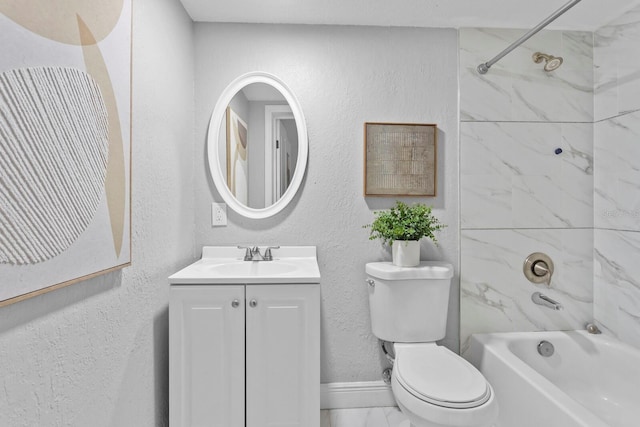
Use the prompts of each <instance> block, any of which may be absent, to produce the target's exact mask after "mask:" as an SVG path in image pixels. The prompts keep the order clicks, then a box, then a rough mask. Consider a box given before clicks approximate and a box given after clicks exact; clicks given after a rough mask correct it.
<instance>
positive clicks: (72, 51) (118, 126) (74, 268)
mask: <svg viewBox="0 0 640 427" xmlns="http://www.w3.org/2000/svg"><path fill="white" fill-rule="evenodd" d="M131 28H132V0H107V1H104V2H100V3H95V2H67V1H64V0H34V1H31V2H16V1H12V0H0V34H2V37H3V54H2V56H0V92H1V93H3V94H4V96H2V97H0V112H1V113H2V114H0V163H2V165H0V306H4V305H7V304H11V303H15V302H18V301H22V300H24V299H27V298H30V297H33V296H37V295H41V294H44V293H47V292H50V291H53V290H56V289H59V288H62V287H65V286H68V285H71V284H74V283H77V282H80V281H83V280H86V279H89V278H92V277H95V276H98V275H102V274H105V273H108V272H112V271H115V270H118V269H121V268H123V267H126V266H129V265H130V264H131V139H132V138H131V33H132V31H131Z"/></svg>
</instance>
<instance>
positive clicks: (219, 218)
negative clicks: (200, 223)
mask: <svg viewBox="0 0 640 427" xmlns="http://www.w3.org/2000/svg"><path fill="white" fill-rule="evenodd" d="M211 225H212V226H213V227H225V226H226V225H227V205H226V204H224V203H211Z"/></svg>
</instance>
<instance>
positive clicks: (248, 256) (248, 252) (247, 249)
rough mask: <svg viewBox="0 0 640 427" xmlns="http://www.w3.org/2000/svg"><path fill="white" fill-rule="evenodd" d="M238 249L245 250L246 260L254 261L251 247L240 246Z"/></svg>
mask: <svg viewBox="0 0 640 427" xmlns="http://www.w3.org/2000/svg"><path fill="white" fill-rule="evenodd" d="M238 249H244V250H245V252H244V260H245V261H253V251H252V249H251V247H249V246H238Z"/></svg>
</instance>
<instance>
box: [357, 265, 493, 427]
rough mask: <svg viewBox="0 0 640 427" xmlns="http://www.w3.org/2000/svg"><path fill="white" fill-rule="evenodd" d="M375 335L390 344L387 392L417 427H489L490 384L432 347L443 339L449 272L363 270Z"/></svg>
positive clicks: (445, 268)
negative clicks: (392, 359) (390, 370)
mask: <svg viewBox="0 0 640 427" xmlns="http://www.w3.org/2000/svg"><path fill="white" fill-rule="evenodd" d="M366 273H367V276H368V277H367V282H368V283H369V306H370V308H371V326H372V330H373V334H374V335H375V336H376V337H378V338H379V339H381V340H384V341H389V342H392V343H393V348H394V351H395V362H394V366H393V374H392V377H391V387H392V389H393V394H394V396H395V398H396V402H397V403H398V406H399V407H400V410H401V411H402V412H403V413H404V414H405V415H406V416H407V417H408V418H409V420H410V421H411V424H412V426H415V427H449V426H458V427H490V426H492V425H493V424H494V423H495V421H496V420H497V418H498V405H497V402H496V400H495V396H494V392H493V390H492V388H491V385H489V383H488V382H487V381H486V380H485V378H484V377H483V376H482V374H481V373H480V372H479V371H478V370H477V369H476V368H475V367H474V366H473V365H471V364H470V363H469V362H467V361H466V360H464V359H463V358H462V357H460V356H458V355H457V354H455V353H454V352H452V351H450V350H449V349H447V348H445V347H441V346H439V345H437V344H436V341H437V340H439V339H442V338H444V336H445V330H446V325H447V310H448V307H449V288H450V286H451V277H453V267H452V266H451V264H447V263H442V262H421V263H420V266H418V267H413V268H405V267H397V266H395V265H393V264H391V263H390V262H374V263H369V264H367V265H366Z"/></svg>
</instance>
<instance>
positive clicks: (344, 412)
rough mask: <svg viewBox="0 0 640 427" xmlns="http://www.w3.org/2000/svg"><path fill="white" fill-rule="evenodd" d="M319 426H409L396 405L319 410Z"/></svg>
mask: <svg viewBox="0 0 640 427" xmlns="http://www.w3.org/2000/svg"><path fill="white" fill-rule="evenodd" d="M320 427H410V424H409V420H408V419H407V417H405V416H404V415H403V414H402V412H400V410H399V409H398V408H397V407H388V408H350V409H328V410H322V411H320Z"/></svg>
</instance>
